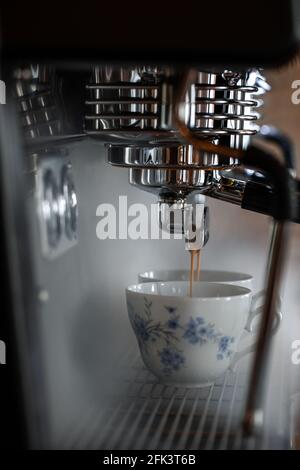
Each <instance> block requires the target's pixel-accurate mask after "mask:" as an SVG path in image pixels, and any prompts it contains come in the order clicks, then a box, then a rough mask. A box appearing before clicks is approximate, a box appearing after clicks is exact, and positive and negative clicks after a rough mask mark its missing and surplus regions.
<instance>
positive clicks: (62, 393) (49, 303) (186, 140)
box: [0, 1, 300, 449]
mask: <svg viewBox="0 0 300 470" xmlns="http://www.w3.org/2000/svg"><path fill="white" fill-rule="evenodd" d="M1 8H2V11H1V18H2V21H1V28H2V35H1V37H2V40H1V41H2V42H1V51H2V68H1V71H2V75H1V77H0V78H1V79H2V80H3V81H4V83H5V85H6V103H5V104H3V105H1V108H0V113H1V128H0V132H1V138H0V142H1V193H2V194H1V196H2V198H1V199H2V204H1V219H2V223H1V226H2V229H3V230H2V231H1V238H2V240H1V241H2V243H1V250H2V256H3V263H2V266H1V269H2V270H3V279H4V283H5V286H4V289H3V292H4V296H5V304H7V307H5V311H4V314H3V316H2V319H1V324H0V327H1V329H0V334H1V336H0V339H1V340H2V339H3V341H4V343H5V345H6V361H5V362H6V364H5V365H1V369H0V372H1V374H3V377H4V379H5V385H4V390H3V397H4V398H3V400H4V401H5V402H6V403H7V415H8V416H7V423H8V425H7V427H6V433H5V438H4V441H5V442H6V445H7V446H8V447H15V448H18V447H25V448H38V449H44V448H67V449H68V448H75V449H77V448H79V449H82V448H95V449H113V448H114V449H139V448H147V449H148V448H149V449H159V448H164V449H169V448H171V449H198V448H245V447H247V448H260V447H263V448H288V447H289V435H288V432H287V431H286V430H287V428H288V422H287V423H286V425H285V427H284V429H283V430H281V431H280V433H277V434H276V432H275V431H274V408H272V410H271V411H270V410H269V411H268V406H267V405H266V401H267V402H268V398H266V395H267V393H266V389H267V385H266V384H267V383H268V380H269V362H270V357H271V355H272V325H273V320H274V315H275V310H276V308H277V305H278V293H279V292H280V285H281V280H282V274H283V269H284V264H285V259H286V250H287V247H288V241H289V231H288V230H289V223H290V222H294V223H298V222H299V221H300V213H299V208H298V207H299V204H298V186H299V185H298V181H297V179H296V171H295V163H294V155H293V146H292V143H291V142H290V140H289V139H288V138H287V137H286V136H285V135H283V134H282V133H281V132H280V131H279V130H277V129H275V128H274V127H272V126H267V125H263V126H262V125H261V123H260V113H261V109H262V106H263V100H264V95H265V94H266V93H268V91H269V90H270V88H271V87H270V85H269V83H268V82H267V80H266V78H265V75H264V74H265V72H264V70H266V69H268V68H271V67H272V68H276V67H280V66H282V64H284V63H286V62H288V61H290V60H292V59H293V57H295V56H296V55H297V54H298V51H299V41H300V20H299V15H300V10H299V5H298V3H297V2H296V1H286V2H284V3H283V2H282V3H281V4H279V3H278V4H274V3H272V4H269V3H268V2H264V3H263V4H261V5H260V6H259V12H257V13H255V15H254V13H252V12H248V11H247V10H248V6H247V8H246V11H244V10H243V9H242V5H241V3H240V2H235V1H233V2H230V4H228V3H227V2H224V3H223V4H220V5H218V7H217V8H216V7H214V6H210V5H208V4H205V5H204V4H203V2H193V1H188V2H186V3H185V5H184V7H183V5H178V6H177V5H175V4H173V3H172V2H164V3H161V2H160V3H159V2H157V1H152V2H151V4H150V5H148V6H147V8H146V7H145V5H142V8H141V5H140V3H139V2H137V1H134V2H130V4H122V5H118V6H117V7H115V6H114V7H113V6H109V5H107V4H105V5H104V4H99V3H96V2H92V5H91V7H90V8H89V9H86V10H85V9H82V8H81V6H78V5H73V7H72V11H70V10H69V9H68V8H67V7H64V6H62V5H60V7H59V9H56V8H55V6H54V4H53V5H51V8H50V9H49V10H47V12H45V11H44V10H43V8H42V6H41V5H40V4H37V5H36V6H35V7H34V6H33V5H32V4H31V5H30V8H29V5H27V4H26V2H25V3H24V4H23V5H22V6H19V7H18V14H17V15H16V12H15V11H12V9H11V7H9V6H4V7H1ZM298 20H299V21H298ZM278 31H280V34H278ZM99 162H101V171H99V165H100V163H99ZM118 168H122V169H123V170H120V171H118ZM126 169H127V172H125V170H126ZM98 171H99V180H98V181H99V182H97V178H96V173H97V172H98ZM107 172H109V173H107ZM127 173H128V175H129V183H130V185H131V186H132V187H133V191H135V189H136V188H137V189H138V190H142V191H144V192H148V193H150V194H151V195H152V196H153V195H154V197H155V198H156V199H155V200H156V201H157V214H158V218H159V225H160V228H161V230H162V231H164V232H169V233H170V234H171V235H173V234H175V233H179V234H182V235H183V237H184V238H185V240H187V239H188V234H187V233H186V225H185V221H186V218H187V217H188V214H190V212H189V211H190V209H191V208H192V211H193V210H195V209H196V207H198V206H199V205H200V206H203V211H202V213H203V218H202V219H201V221H200V222H201V223H200V224H199V225H198V226H197V227H196V229H197V231H198V233H199V235H200V237H199V241H198V244H197V249H199V248H201V249H202V248H203V249H204V250H205V249H206V244H208V245H209V229H210V227H209V225H210V222H209V221H210V219H212V218H213V217H214V214H213V211H211V210H210V212H209V207H208V205H209V202H208V201H210V200H211V199H217V200H219V201H222V202H224V204H223V206H224V211H226V208H227V206H228V205H230V204H233V205H236V206H239V207H241V208H242V209H245V210H247V211H252V212H256V213H260V214H264V215H266V216H269V218H270V220H271V237H270V244H269V250H268V255H267V256H266V281H265V290H266V294H265V302H264V305H263V314H262V321H261V323H260V326H259V330H258V339H257V347H256V352H255V354H254V358H253V361H252V362H251V366H250V367H249V369H248V371H247V373H245V374H243V373H242V372H241V373H240V374H239V378H238V375H237V373H236V372H230V374H229V375H228V377H227V379H224V378H223V379H222V380H223V381H222V380H221V379H220V383H218V384H216V386H215V387H211V388H210V389H209V390H204V389H199V390H196V391H190V390H188V389H186V390H179V389H177V388H176V387H175V389H173V390H169V389H168V390H166V388H164V387H162V386H160V385H159V384H157V383H156V382H155V380H154V379H153V377H150V375H149V373H148V372H147V371H146V370H145V369H143V368H142V367H141V366H140V365H136V361H137V359H136V351H134V352H132V349H131V347H132V346H131V345H130V335H129V340H128V338H127V337H126V338H125V336H126V335H125V333H124V335H123V331H122V325H124V319H123V317H122V316H121V314H120V312H115V313H114V314H113V315H110V313H109V312H110V310H113V309H116V305H115V304H114V303H112V302H113V301H111V300H110V299H108V298H107V299H106V297H105V294H106V293H107V294H109V295H111V296H113V295H114V293H113V292H114V291H113V289H116V286H115V278H114V269H121V270H122V269H123V268H119V267H117V266H115V267H114V265H115V263H117V262H119V263H122V253H123V252H124V251H126V250H127V248H126V245H125V244H124V243H125V241H122V244H123V245H122V246H123V248H122V251H121V252H120V253H121V254H120V255H119V258H117V257H116V258H114V255H113V254H110V258H105V255H104V254H103V258H102V259H100V263H99V264H98V265H97V266H96V265H94V264H93V263H94V260H93V257H94V256H96V255H95V253H96V252H97V251H98V246H99V251H101V248H100V245H96V243H95V238H96V236H95V233H94V227H95V220H94V219H95V204H96V203H94V202H93V204H94V205H93V207H92V208H91V205H90V202H91V199H92V198H94V199H97V198H99V194H101V195H102V196H101V197H104V196H105V194H106V193H107V192H108V191H109V189H110V190H111V191H112V194H113V196H112V197H114V198H115V197H117V195H118V194H120V187H121V184H120V181H121V180H122V179H123V178H124V176H123V175H124V174H127ZM101 175H102V177H101ZM101 178H102V179H101ZM98 185H99V186H98ZM129 188H130V186H128V191H131V189H129ZM100 190H102V192H101V193H100V192H99V191H100ZM126 190H127V189H126ZM97 191H98V192H97ZM103 194H104V196H103ZM132 194H134V195H135V194H143V193H142V192H141V193H139V192H138V191H136V192H134V193H132ZM136 197H137V198H138V197H139V196H136ZM97 201H98V203H100V202H102V201H99V200H97ZM104 202H105V201H104ZM225 203H227V204H225ZM228 203H229V204H228ZM170 211H171V212H172V211H173V214H175V215H174V217H173V218H171V219H170ZM174 220H176V223H174ZM99 243H100V242H99ZM103 243H104V242H103ZM115 243H118V242H115ZM128 243H129V242H128ZM236 244H237V250H238V240H237V241H236ZM127 246H129V245H127ZM170 246H171V242H170ZM189 247H190V245H189ZM129 249H130V248H128V250H129ZM192 249H193V248H192ZM103 250H105V248H103ZM111 253H114V249H113V250H112V251H111ZM120 258H121V259H120ZM124 259H125V258H124ZM97 262H98V261H97ZM131 264H132V267H131ZM127 268H128V272H129V273H131V269H132V270H134V269H135V268H134V262H133V261H132V263H130V266H127ZM98 270H99V271H101V270H102V271H103V274H99V272H98ZM126 282H127V281H126ZM101 283H102V284H101ZM101 285H102V286H103V287H101ZM99 286H100V287H99ZM112 286H113V288H112ZM99 289H100V291H99ZM99 292H101V295H102V297H101V296H100V298H99V295H98V294H99ZM120 302H121V301H120ZM113 306H114V307H113ZM117 309H119V307H117ZM102 314H103V315H102ZM112 317H113V318H112ZM99 322H100V323H99ZM124 328H125V327H124ZM110 335H111V336H110ZM131 339H132V338H131ZM129 345H130V346H129ZM239 380H240V381H243V383H242V385H241V383H240V382H239ZM281 380H283V379H281ZM120 390H122V396H121V398H120V395H119V394H118V392H119V391H120ZM241 390H242V396H243V399H241V400H240V399H238V398H237V396H238V395H239V392H240V391H241ZM226 394H227V395H228V394H229V395H228V398H225V397H226ZM214 396H217V398H213V397H214ZM224 403H225V405H226V406H225V405H224V406H223V404H224ZM238 405H240V410H239V412H238V413H237V416H235V414H234V410H235V409H238V408H239V406H238ZM223 408H224V409H223ZM270 416H271V418H270ZM287 421H288V419H287ZM274 434H276V435H274ZM4 441H3V442H4Z"/></svg>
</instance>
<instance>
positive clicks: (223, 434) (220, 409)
mask: <svg viewBox="0 0 300 470" xmlns="http://www.w3.org/2000/svg"><path fill="white" fill-rule="evenodd" d="M246 379H247V374H246V372H245V371H244V370H243V371H237V372H235V373H233V372H231V371H227V373H226V374H225V376H223V377H222V378H220V380H218V382H216V383H215V384H214V385H213V386H209V387H202V388H184V387H173V386H168V385H163V384H160V383H158V382H157V381H156V379H155V378H154V376H153V375H152V374H150V373H149V372H148V371H147V370H146V369H145V368H144V367H143V365H142V364H141V360H140V358H139V357H138V358H136V360H135V364H134V366H133V368H132V369H131V371H130V373H129V378H128V376H127V379H126V381H125V383H124V384H123V388H122V391H120V386H119V387H118V390H119V396H118V395H116V396H115V397H114V405H112V404H110V406H109V407H107V408H106V410H103V411H102V412H100V413H99V411H98V413H97V412H96V413H95V410H94V411H93V412H92V413H91V415H92V417H91V420H90V421H89V422H87V423H86V425H85V426H84V429H83V430H82V432H80V430H77V431H78V433H79V434H78V440H76V439H75V440H73V442H72V444H71V447H73V448H86V449H109V450H114V449H122V450H125V449H131V450H138V449H149V450H156V449H161V450H163V449H168V450H180V449H181V450H197V449H231V448H239V447H240V446H241V441H240V439H239V432H238V431H239V424H240V420H241V416H242V409H243V404H244V398H245V391H246ZM116 393H117V391H116ZM91 422H92V423H93V425H91ZM83 435H84V438H83Z"/></svg>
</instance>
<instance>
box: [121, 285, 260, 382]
mask: <svg viewBox="0 0 300 470" xmlns="http://www.w3.org/2000/svg"><path fill="white" fill-rule="evenodd" d="M188 288H189V283H188V282H187V281H183V282H180V281H172V282H149V283H144V284H137V285H133V286H130V287H128V288H127V289H126V299H127V308H128V314H129V319H130V322H131V325H132V327H133V330H134V332H135V334H136V337H137V340H138V344H139V348H140V352H141V355H142V358H143V361H144V363H145V365H146V367H147V368H148V369H149V370H150V371H151V372H152V373H153V374H154V375H155V376H156V377H158V379H159V380H160V381H162V382H164V383H170V384H176V385H184V386H204V385H208V384H212V383H214V382H215V380H216V379H217V378H218V377H219V376H220V375H222V374H223V373H224V372H225V371H226V369H228V368H229V367H230V365H231V364H233V363H234V362H236V360H238V359H240V358H241V357H243V356H244V355H246V354H247V353H248V352H250V351H251V350H252V348H251V347H250V348H249V346H248V347H246V348H244V349H242V350H239V343H240V339H241V336H242V334H243V332H245V331H247V332H248V334H250V333H249V332H250V331H251V325H252V322H253V319H254V318H255V317H256V315H258V314H260V313H261V309H260V308H258V309H255V310H254V309H253V310H251V308H250V304H251V291H250V289H247V288H244V287H240V286H236V285H231V284H220V283H213V282H195V283H194V285H193V296H192V297H190V296H188Z"/></svg>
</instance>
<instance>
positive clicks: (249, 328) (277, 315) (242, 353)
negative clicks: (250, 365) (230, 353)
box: [229, 290, 282, 371]
mask: <svg viewBox="0 0 300 470" xmlns="http://www.w3.org/2000/svg"><path fill="white" fill-rule="evenodd" d="M264 296H265V291H264V290H261V291H259V292H257V293H256V294H254V295H253V297H252V301H251V306H250V313H249V317H248V320H247V323H246V326H245V328H244V330H245V331H246V332H247V333H248V334H251V335H252V334H253V333H255V332H257V330H258V329H259V328H258V327H255V328H254V327H253V323H254V319H255V318H256V317H257V316H258V315H261V314H262V313H263V308H264V306H263V305H260V306H259V307H257V308H255V306H256V304H257V302H258V301H259V299H261V298H263V297H264ZM281 320H282V313H281V299H280V297H278V300H277V307H276V312H275V318H274V323H273V325H272V335H274V334H275V333H276V332H277V331H278V328H279V326H280V323H281ZM256 346H257V341H254V342H253V343H252V344H249V346H246V347H245V348H244V349H242V350H240V351H237V352H236V353H235V355H234V357H233V360H232V362H231V364H230V367H229V369H230V370H232V371H234V370H235V366H236V364H237V363H238V361H240V359H242V358H243V357H245V356H247V355H248V354H250V353H252V352H254V351H255V350H256Z"/></svg>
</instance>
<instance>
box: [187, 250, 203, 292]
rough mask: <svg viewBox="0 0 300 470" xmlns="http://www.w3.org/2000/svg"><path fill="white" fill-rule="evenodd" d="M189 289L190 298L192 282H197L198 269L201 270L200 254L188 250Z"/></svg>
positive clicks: (198, 276)
mask: <svg viewBox="0 0 300 470" xmlns="http://www.w3.org/2000/svg"><path fill="white" fill-rule="evenodd" d="M190 255H191V259H190V289H189V295H190V297H192V295H193V282H194V280H196V281H199V279H200V268H201V252H200V250H190ZM195 257H197V260H196V272H195Z"/></svg>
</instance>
